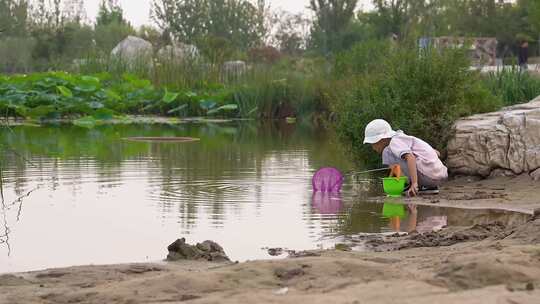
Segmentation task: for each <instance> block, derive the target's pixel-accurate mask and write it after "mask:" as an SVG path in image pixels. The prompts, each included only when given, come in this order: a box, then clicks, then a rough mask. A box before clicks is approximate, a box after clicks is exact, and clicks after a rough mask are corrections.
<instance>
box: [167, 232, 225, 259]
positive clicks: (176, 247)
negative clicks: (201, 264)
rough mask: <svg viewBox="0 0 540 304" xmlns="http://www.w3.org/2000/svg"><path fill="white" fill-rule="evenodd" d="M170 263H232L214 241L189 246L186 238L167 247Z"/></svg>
mask: <svg viewBox="0 0 540 304" xmlns="http://www.w3.org/2000/svg"><path fill="white" fill-rule="evenodd" d="M167 250H169V254H168V255H167V260H168V261H179V260H206V261H212V262H224V261H230V260H229V257H227V255H226V254H225V251H224V250H223V248H222V247H221V246H219V245H218V244H217V243H215V242H212V241H204V242H202V243H199V244H197V245H194V246H193V245H189V244H187V243H186V239H185V238H181V239H178V240H176V241H174V243H172V244H170V245H169V246H168V247H167Z"/></svg>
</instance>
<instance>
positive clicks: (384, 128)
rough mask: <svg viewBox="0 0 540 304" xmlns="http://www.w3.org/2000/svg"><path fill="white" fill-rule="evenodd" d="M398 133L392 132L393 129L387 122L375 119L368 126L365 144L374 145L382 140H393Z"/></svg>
mask: <svg viewBox="0 0 540 304" xmlns="http://www.w3.org/2000/svg"><path fill="white" fill-rule="evenodd" d="M396 134H397V132H396V131H394V130H392V127H391V126H390V124H389V123H388V122H386V120H382V119H375V120H374V121H372V122H370V123H369V124H368V125H367V126H366V132H365V138H364V144H374V143H377V142H379V140H381V139H385V138H392V137H394V136H396Z"/></svg>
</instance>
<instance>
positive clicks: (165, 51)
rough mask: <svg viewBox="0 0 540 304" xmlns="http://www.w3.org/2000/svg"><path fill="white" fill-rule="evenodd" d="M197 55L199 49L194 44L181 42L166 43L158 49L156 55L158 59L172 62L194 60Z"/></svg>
mask: <svg viewBox="0 0 540 304" xmlns="http://www.w3.org/2000/svg"><path fill="white" fill-rule="evenodd" d="M199 56H200V55H199V49H198V48H197V47H196V46H194V45H191V44H185V43H181V42H176V43H174V44H173V45H167V46H165V47H163V48H162V49H160V50H159V51H158V57H159V58H160V59H165V60H172V61H174V62H186V61H188V62H189V61H194V60H197V59H198V58H199Z"/></svg>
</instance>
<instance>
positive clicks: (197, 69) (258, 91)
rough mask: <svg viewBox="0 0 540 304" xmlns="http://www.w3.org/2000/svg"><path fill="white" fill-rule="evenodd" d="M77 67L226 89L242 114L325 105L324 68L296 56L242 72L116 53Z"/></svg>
mask: <svg viewBox="0 0 540 304" xmlns="http://www.w3.org/2000/svg"><path fill="white" fill-rule="evenodd" d="M75 71H77V72H80V73H85V74H95V73H101V72H108V73H110V74H111V75H113V76H114V77H118V78H120V77H122V75H123V74H125V73H131V74H135V75H136V76H137V77H141V78H144V79H148V80H150V81H151V82H152V83H153V84H154V85H155V86H156V87H160V88H161V87H164V88H167V89H169V90H175V91H186V90H192V91H194V92H197V93H199V94H200V93H202V94H209V95H216V94H218V95H220V96H221V98H222V99H224V100H223V102H225V103H234V104H237V105H238V116H239V117H243V118H246V117H251V118H254V117H264V118H284V117H286V116H304V117H305V116H310V115H311V114H313V113H314V112H315V111H318V110H321V109H322V108H325V107H324V106H323V104H322V102H321V98H319V94H320V93H321V92H320V90H319V89H318V86H319V84H320V83H322V82H323V81H322V79H324V78H323V76H322V75H321V73H320V69H311V70H309V71H306V70H300V69H297V68H296V62H295V61H294V60H288V59H286V60H283V61H282V62H280V63H277V64H249V65H247V66H246V68H245V69H241V70H240V71H239V73H236V74H235V73H231V72H230V71H227V70H226V69H225V68H224V67H223V64H216V63H209V62H206V61H204V60H200V59H199V60H184V61H180V60H174V59H169V58H138V59H135V60H131V61H125V60H120V59H118V58H114V57H102V56H90V57H88V58H87V59H85V60H84V61H83V62H82V64H79V65H78V66H77V67H76V70H75Z"/></svg>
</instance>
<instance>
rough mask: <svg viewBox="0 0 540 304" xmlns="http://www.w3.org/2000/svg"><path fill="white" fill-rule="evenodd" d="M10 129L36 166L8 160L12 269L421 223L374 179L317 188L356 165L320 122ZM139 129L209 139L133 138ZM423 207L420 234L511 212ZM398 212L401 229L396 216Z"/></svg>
mask: <svg viewBox="0 0 540 304" xmlns="http://www.w3.org/2000/svg"><path fill="white" fill-rule="evenodd" d="M0 136H1V137H0V140H1V144H3V145H7V146H10V147H12V148H13V149H15V150H16V151H17V153H19V154H20V155H21V156H22V157H24V158H26V159H28V160H30V161H31V162H32V163H33V164H34V165H29V163H28V162H25V161H24V160H22V158H21V157H19V156H18V155H14V154H13V153H3V154H2V155H1V156H0V161H1V165H2V169H3V170H2V173H3V176H2V181H3V183H4V196H5V200H4V202H5V203H3V204H2V210H1V214H0V273H2V272H13V271H25V270H34V269H42V268H48V267H62V266H70V265H82V264H92V263H93V264H108V263H126V262H144V261H156V260H160V259H162V258H163V257H164V256H165V255H166V250H165V248H166V246H167V245H168V244H170V243H171V241H172V240H175V239H177V238H179V237H186V240H187V241H188V242H191V243H193V242H200V241H203V240H206V239H211V240H214V241H216V242H218V243H220V244H221V245H223V247H224V248H225V249H226V252H227V254H228V255H229V256H230V257H231V258H232V259H234V260H247V259H256V258H269V256H268V254H267V252H265V251H262V250H261V248H263V247H273V248H277V247H281V248H290V249H296V250H303V249H313V248H317V247H318V246H319V245H321V244H322V243H324V240H325V239H326V238H328V237H335V236H342V235H350V234H355V233H360V232H363V233H379V232H387V231H392V230H402V231H407V230H410V229H412V227H413V226H412V225H409V224H408V223H409V220H411V219H412V217H411V216H410V214H411V212H412V211H411V209H407V208H406V207H405V211H404V212H405V214H406V216H405V217H404V218H402V215H401V214H402V213H403V212H402V211H400V210H393V211H392V210H391V209H392V208H396V207H390V208H389V207H388V206H386V204H374V203H361V201H362V198H363V196H357V195H355V194H354V193H356V191H358V192H359V193H361V194H363V195H365V196H371V195H374V194H377V191H380V184H378V183H377V182H373V180H370V179H366V180H356V181H354V183H351V182H352V181H351V180H350V179H346V182H345V184H344V187H343V190H342V192H341V194H340V195H332V194H325V193H318V194H313V192H312V189H311V188H312V185H311V177H312V175H313V173H314V172H315V171H317V170H318V169H319V168H321V167H327V166H332V167H336V168H338V169H340V170H341V171H343V172H346V171H349V170H350V169H352V167H353V166H352V164H351V163H350V162H349V161H348V160H347V156H346V154H345V153H344V152H343V151H342V150H341V148H340V146H339V145H338V144H337V143H336V142H335V141H334V136H333V134H331V133H328V132H326V131H324V130H320V129H317V128H313V127H310V126H304V125H286V127H285V128H282V127H280V125H277V124H263V125H261V124H255V123H230V124H225V125H217V124H189V125H124V126H100V127H97V128H95V129H90V130H89V129H83V128H79V127H74V126H51V127H17V128H14V129H13V132H11V131H8V130H5V129H0ZM137 136H139V137H140V136H144V137H156V136H166V137H175V136H179V137H195V138H200V139H201V140H200V141H199V142H193V143H155V144H154V143H141V142H131V141H125V140H123V138H126V137H137ZM357 169H358V168H357ZM376 189H379V190H376ZM27 194H29V195H27ZM390 203H392V202H390ZM394 203H395V202H394ZM402 206H403V205H402ZM423 208H424V207H420V206H418V207H417V210H416V211H417V216H416V221H415V222H416V224H415V225H416V229H417V230H418V229H423V228H422V227H428V226H433V225H434V224H437V225H440V222H437V221H436V220H434V219H435V217H437V216H447V222H448V225H454V224H455V223H456V222H458V221H461V222H460V223H461V224H463V223H464V222H467V223H468V222H469V221H470V222H475V221H483V220H493V219H494V218H500V217H501V216H506V215H497V216H498V217H497V216H494V215H490V214H489V213H485V212H484V213H475V212H468V213H466V214H463V212H461V213H460V212H459V211H455V210H442V209H441V210H436V211H425V210H424V209H423ZM430 212H431V213H430ZM385 214H386V215H385ZM396 217H397V218H399V220H400V222H399V227H398V226H397V225H396V222H395V221H396V220H394V224H392V223H391V218H396ZM507 220H512V218H511V217H508V218H507ZM7 242H9V246H8V243H7ZM36 248H37V249H36ZM8 253H9V255H8Z"/></svg>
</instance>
